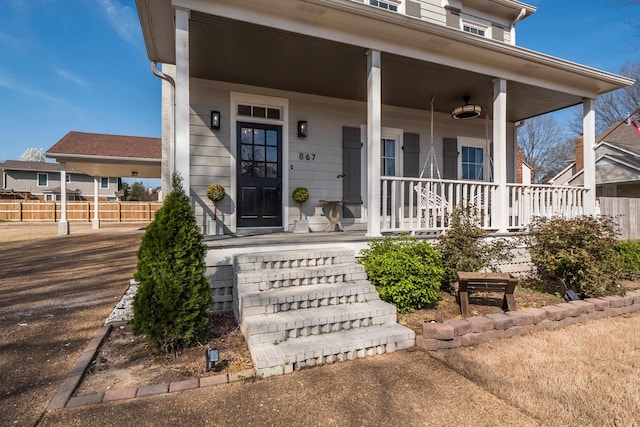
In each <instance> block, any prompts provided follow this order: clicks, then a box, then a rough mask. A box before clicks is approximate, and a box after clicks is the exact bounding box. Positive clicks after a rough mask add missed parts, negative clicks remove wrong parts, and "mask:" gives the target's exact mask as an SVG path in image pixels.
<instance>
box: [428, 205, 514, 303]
mask: <svg viewBox="0 0 640 427" xmlns="http://www.w3.org/2000/svg"><path fill="white" fill-rule="evenodd" d="M449 219H450V227H449V229H448V230H447V232H446V233H445V234H443V235H442V236H440V238H439V239H438V244H437V246H436V247H437V249H438V251H439V252H440V254H441V255H442V263H443V266H444V275H443V277H442V289H443V290H445V291H448V292H451V291H454V290H455V289H454V287H455V283H457V281H458V275H457V273H458V271H472V272H476V271H486V270H489V271H498V266H499V265H500V264H502V263H505V262H508V261H510V260H511V259H513V252H512V249H513V248H514V247H515V242H513V241H509V240H505V239H498V238H496V239H489V238H487V236H488V234H489V233H488V232H487V231H485V230H483V229H482V228H480V227H479V226H478V224H479V223H480V218H479V213H478V209H477V208H476V207H475V206H473V205H458V206H456V207H455V208H454V210H453V212H452V213H451V216H450V218H449Z"/></svg>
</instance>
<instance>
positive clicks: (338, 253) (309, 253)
mask: <svg viewBox="0 0 640 427" xmlns="http://www.w3.org/2000/svg"><path fill="white" fill-rule="evenodd" d="M342 256H354V252H353V250H350V249H341V248H323V249H303V250H290V251H279V252H255V253H251V254H244V255H236V256H235V258H234V263H235V264H243V263H253V262H261V261H263V262H273V261H289V260H294V259H308V258H335V257H342Z"/></svg>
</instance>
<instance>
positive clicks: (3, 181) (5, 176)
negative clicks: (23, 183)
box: [2, 172, 7, 188]
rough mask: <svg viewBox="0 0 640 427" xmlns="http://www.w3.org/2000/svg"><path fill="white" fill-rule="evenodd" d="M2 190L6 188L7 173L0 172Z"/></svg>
mask: <svg viewBox="0 0 640 427" xmlns="http://www.w3.org/2000/svg"><path fill="white" fill-rule="evenodd" d="M2 188H7V173H6V172H2Z"/></svg>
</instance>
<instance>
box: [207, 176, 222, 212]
mask: <svg viewBox="0 0 640 427" xmlns="http://www.w3.org/2000/svg"><path fill="white" fill-rule="evenodd" d="M225 194H226V193H225V191H224V187H223V186H222V185H220V184H211V185H209V186H208V187H207V198H208V199H209V200H211V201H212V202H213V220H214V221H215V220H216V219H218V202H219V201H220V200H222V199H224V196H225Z"/></svg>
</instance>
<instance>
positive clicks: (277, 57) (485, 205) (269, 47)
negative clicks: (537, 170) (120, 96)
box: [138, 0, 632, 237]
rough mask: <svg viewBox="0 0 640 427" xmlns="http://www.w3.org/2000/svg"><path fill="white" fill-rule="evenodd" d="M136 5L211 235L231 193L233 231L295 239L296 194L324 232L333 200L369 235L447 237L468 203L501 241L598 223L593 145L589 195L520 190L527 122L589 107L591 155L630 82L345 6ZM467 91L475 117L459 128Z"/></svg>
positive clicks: (171, 129)
mask: <svg viewBox="0 0 640 427" xmlns="http://www.w3.org/2000/svg"><path fill="white" fill-rule="evenodd" d="M138 9H139V11H140V12H141V13H140V16H141V22H142V26H143V31H144V34H145V40H146V43H147V49H148V53H149V58H150V59H151V60H152V61H157V62H163V63H165V64H170V65H166V66H165V65H163V73H164V77H163V78H165V80H167V82H173V83H174V84H175V87H174V88H173V87H172V86H171V84H170V83H163V88H164V95H163V100H164V102H163V111H164V112H165V113H166V117H170V118H171V120H170V121H169V122H168V123H167V122H165V129H164V133H163V143H165V144H169V145H171V146H172V147H171V149H170V150H168V151H169V152H170V153H172V156H173V157H172V159H171V165H172V166H171V167H172V169H171V170H177V171H179V172H180V173H181V174H182V175H183V177H184V184H185V188H188V189H189V191H190V196H191V198H192V201H193V206H194V208H195V210H196V215H197V217H198V218H199V221H201V224H202V226H203V229H204V228H206V226H207V225H206V224H207V223H208V221H209V220H210V218H212V217H213V214H214V212H213V209H212V204H211V203H210V202H209V201H208V200H207V199H206V195H205V192H206V187H207V185H208V184H210V183H212V182H218V183H221V184H222V185H223V186H224V187H225V189H226V192H227V197H226V198H225V200H223V201H222V202H220V203H219V205H218V208H219V209H220V212H219V215H220V216H219V218H220V219H219V221H221V222H222V223H223V225H224V227H223V228H224V230H225V232H226V233H229V234H237V233H240V232H242V231H247V230H248V231H249V232H260V231H284V232H286V231H288V230H290V229H291V227H292V224H293V221H294V220H295V219H297V217H298V207H297V205H296V204H295V203H294V202H293V200H292V199H291V193H292V191H293V189H294V188H296V187H300V186H302V187H306V188H308V189H309V191H310V193H311V198H310V200H309V201H308V202H307V203H306V204H305V206H304V208H303V213H304V216H305V217H307V218H308V219H309V220H310V224H311V226H312V229H313V230H314V231H317V230H320V229H322V228H323V227H324V226H325V225H326V222H327V218H326V216H327V211H326V206H323V203H322V202H321V201H322V200H338V201H340V202H341V204H342V214H343V217H344V218H346V219H347V221H346V222H347V223H348V224H347V227H346V228H347V230H350V229H352V230H361V229H366V236H368V237H375V236H380V235H381V234H382V233H385V232H401V231H407V232H416V233H417V232H423V231H441V230H444V229H446V228H447V227H448V217H449V215H450V214H451V212H452V210H453V209H454V208H455V206H456V205H459V204H467V205H474V206H476V207H477V209H478V210H479V213H480V216H481V225H482V227H483V228H486V229H488V230H493V231H496V232H500V233H506V232H509V231H517V230H522V229H523V228H526V227H527V225H528V224H529V222H530V220H531V218H533V217H534V216H537V215H563V216H566V217H571V216H574V215H579V214H593V213H595V206H596V202H595V196H596V195H595V163H594V152H593V150H588V149H587V150H584V165H585V175H584V176H585V180H584V186H582V187H564V186H563V187H552V186H543V185H523V184H518V183H516V176H517V173H516V168H517V162H516V151H517V150H516V149H517V140H516V134H517V127H518V126H519V125H520V124H521V123H522V121H523V120H526V119H528V118H531V117H535V116H538V115H541V114H545V113H549V112H552V111H557V110H560V109H563V108H568V107H571V106H575V105H582V108H583V133H584V141H585V142H584V143H585V147H592V146H593V145H594V142H595V100H596V98H597V97H598V96H599V95H600V94H602V93H606V92H608V91H611V90H615V89H618V88H621V87H624V86H627V85H629V84H631V83H632V81H630V80H629V79H626V78H622V77H619V76H616V75H613V74H610V73H606V72H602V71H598V70H595V69H592V68H588V67H584V66H579V65H577V64H574V63H570V62H568V61H564V60H562V59H558V58H553V57H549V56H547V55H544V54H541V53H537V52H532V51H529V50H526V49H522V48H519V47H517V46H513V45H510V44H507V43H504V42H499V41H495V40H491V39H486V38H482V37H477V36H475V35H473V34H468V33H464V32H463V31H460V30H458V29H454V28H449V27H446V26H440V25H435V24H433V23H429V22H425V21H422V20H420V19H415V18H413V17H409V16H406V15H401V14H394V13H389V12H387V11H384V10H380V9H376V8H372V7H370V6H369V5H367V4H362V3H358V2H354V1H348V0H305V1H296V0H283V1H279V2H271V1H267V0H257V1H251V2H248V1H233V2H231V1H219V2H196V1H188V0H184V1H181V2H180V7H174V6H173V5H172V4H171V2H169V1H158V2H150V1H144V0H139V1H138ZM174 22H175V26H174V25H173V23H174ZM173 64H175V67H174V66H173ZM465 95H468V96H470V97H471V103H472V105H477V106H478V107H479V108H478V110H481V111H478V117H477V118H475V119H470V120H456V118H455V117H452V111H453V110H454V109H455V108H456V107H462V106H463V105H464V103H465V102H466V101H463V97H464V96H465ZM174 100H175V108H174V103H173V102H172V101H174ZM214 113H217V114H216V115H215V117H216V120H215V123H214V120H212V117H213V114H214ZM300 123H303V124H304V126H305V128H306V130H305V132H299V131H298V126H300ZM432 153H433V155H432ZM431 155H432V157H431V159H429V156H431ZM470 159H472V160H470ZM427 164H428V165H429V166H428V168H427V170H428V171H429V173H428V174H424V173H420V171H421V168H422V169H423V170H424V167H423V166H424V165H427ZM433 166H435V168H437V170H438V171H439V172H441V174H440V173H438V174H434V173H433V172H432V171H433V170H434V168H433Z"/></svg>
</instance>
